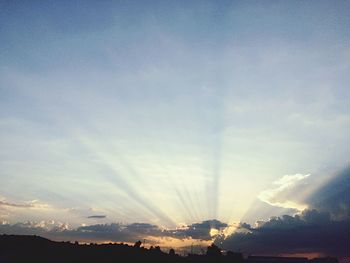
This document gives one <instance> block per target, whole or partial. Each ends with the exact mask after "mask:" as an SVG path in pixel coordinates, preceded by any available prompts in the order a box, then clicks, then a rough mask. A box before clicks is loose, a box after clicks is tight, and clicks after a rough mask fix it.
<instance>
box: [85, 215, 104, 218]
mask: <svg viewBox="0 0 350 263" xmlns="http://www.w3.org/2000/svg"><path fill="white" fill-rule="evenodd" d="M106 217H107V216H106V215H92V216H88V217H86V218H94V219H102V218H106Z"/></svg>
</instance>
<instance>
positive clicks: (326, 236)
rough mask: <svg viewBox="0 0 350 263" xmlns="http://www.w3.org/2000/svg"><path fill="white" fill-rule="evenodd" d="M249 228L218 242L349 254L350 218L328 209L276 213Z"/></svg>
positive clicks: (250, 248) (262, 249)
mask: <svg viewBox="0 0 350 263" xmlns="http://www.w3.org/2000/svg"><path fill="white" fill-rule="evenodd" d="M241 228H245V229H247V230H248V231H244V232H241V231H237V232H236V233H234V234H232V235H230V236H229V237H227V238H226V239H225V238H224V237H219V238H217V239H216V241H215V242H217V243H218V244H220V245H221V246H223V248H225V249H230V250H236V251H237V250H241V251H243V252H246V253H255V254H281V253H307V252H323V253H325V254H327V255H334V256H348V255H349V251H348V245H347V244H350V220H343V221H333V220H331V217H330V214H329V213H327V212H319V211H317V210H305V211H304V212H303V213H302V214H300V215H295V216H288V215H285V216H282V217H274V218H271V219H270V220H268V221H266V222H259V224H258V226H256V227H254V228H252V227H251V226H250V225H248V224H244V223H243V224H241Z"/></svg>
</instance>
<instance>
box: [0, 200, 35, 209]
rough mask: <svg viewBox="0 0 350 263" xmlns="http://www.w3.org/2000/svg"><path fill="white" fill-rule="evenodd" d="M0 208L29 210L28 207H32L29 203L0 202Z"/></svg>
mask: <svg viewBox="0 0 350 263" xmlns="http://www.w3.org/2000/svg"><path fill="white" fill-rule="evenodd" d="M0 206H10V207H22V208H30V207H33V206H34V205H33V204H31V203H9V202H6V201H0Z"/></svg>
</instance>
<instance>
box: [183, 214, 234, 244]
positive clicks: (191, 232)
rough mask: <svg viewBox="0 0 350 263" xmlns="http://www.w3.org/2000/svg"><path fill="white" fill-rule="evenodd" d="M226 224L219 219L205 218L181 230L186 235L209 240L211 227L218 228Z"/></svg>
mask: <svg viewBox="0 0 350 263" xmlns="http://www.w3.org/2000/svg"><path fill="white" fill-rule="evenodd" d="M227 226H228V225H227V224H225V223H222V222H220V221H219V220H215V219H214V220H206V221H203V222H202V223H196V224H192V225H190V226H188V228H187V229H184V230H183V231H182V232H183V234H184V235H185V236H186V237H191V238H193V239H201V240H210V239H212V236H211V235H210V230H211V229H217V230H220V229H222V228H225V227H227Z"/></svg>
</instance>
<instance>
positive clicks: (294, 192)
mask: <svg viewBox="0 0 350 263" xmlns="http://www.w3.org/2000/svg"><path fill="white" fill-rule="evenodd" d="M309 176H310V174H305V175H303V174H295V175H284V176H283V177H282V178H280V179H278V180H277V181H275V182H273V185H274V187H273V188H270V189H267V190H264V191H262V192H261V193H260V194H259V195H258V198H259V199H260V200H261V201H263V202H265V203H268V204H270V205H272V206H278V207H283V208H293V209H296V210H298V211H302V210H304V209H306V208H307V205H306V204H303V203H302V202H301V201H300V197H301V196H300V195H299V194H298V190H300V189H301V190H302V187H303V186H305V179H306V178H308V177H309Z"/></svg>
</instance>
